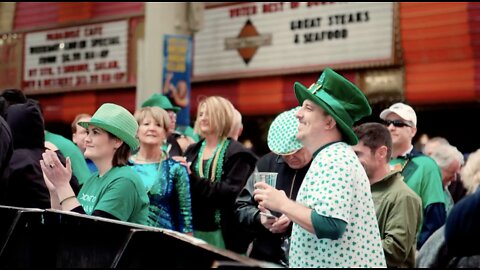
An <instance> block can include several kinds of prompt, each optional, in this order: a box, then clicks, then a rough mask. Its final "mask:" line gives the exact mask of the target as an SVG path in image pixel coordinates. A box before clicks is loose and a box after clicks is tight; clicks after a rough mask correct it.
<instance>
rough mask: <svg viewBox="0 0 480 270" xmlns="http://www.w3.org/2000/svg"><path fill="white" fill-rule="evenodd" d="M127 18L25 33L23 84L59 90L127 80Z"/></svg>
mask: <svg viewBox="0 0 480 270" xmlns="http://www.w3.org/2000/svg"><path fill="white" fill-rule="evenodd" d="M127 52H128V21H127V20H122V21H117V22H108V23H100V24H94V25H85V26H77V27H69V28H61V29H54V30H49V31H42V32H32V33H28V34H26V35H25V49H24V53H25V58H24V70H23V88H24V90H26V91H27V92H29V93H37V92H62V91H66V90H75V89H85V88H89V87H97V86H109V85H111V86H113V85H119V84H126V83H127V63H128V61H127V57H128V54H127Z"/></svg>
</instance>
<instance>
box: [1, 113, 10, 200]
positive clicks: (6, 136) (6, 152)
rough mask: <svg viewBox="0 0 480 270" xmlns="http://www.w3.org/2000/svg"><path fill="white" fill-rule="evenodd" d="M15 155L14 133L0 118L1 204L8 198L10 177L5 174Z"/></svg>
mask: <svg viewBox="0 0 480 270" xmlns="http://www.w3.org/2000/svg"><path fill="white" fill-rule="evenodd" d="M12 155H13V138H12V132H11V131H10V127H9V126H8V124H7V122H6V121H5V120H4V119H3V117H2V116H0V203H1V202H2V199H3V198H5V196H6V182H7V179H8V175H7V174H6V173H5V172H6V171H8V170H7V167H8V164H9V163H10V159H11V158H12Z"/></svg>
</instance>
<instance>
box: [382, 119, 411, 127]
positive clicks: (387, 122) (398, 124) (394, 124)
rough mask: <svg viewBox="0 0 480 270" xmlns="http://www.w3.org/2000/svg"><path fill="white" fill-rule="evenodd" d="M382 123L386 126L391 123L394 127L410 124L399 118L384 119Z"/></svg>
mask: <svg viewBox="0 0 480 270" xmlns="http://www.w3.org/2000/svg"><path fill="white" fill-rule="evenodd" d="M383 124H384V125H385V126H387V127H388V126H390V125H393V126H394V127H409V126H410V125H409V124H407V123H404V122H402V121H400V120H384V121H383Z"/></svg>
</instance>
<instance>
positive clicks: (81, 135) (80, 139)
mask: <svg viewBox="0 0 480 270" xmlns="http://www.w3.org/2000/svg"><path fill="white" fill-rule="evenodd" d="M91 119H92V118H91V117H82V118H80V119H78V122H88V121H90V120H91ZM76 125H77V131H76V132H75V133H73V134H72V140H73V142H74V143H75V144H76V145H77V146H78V148H80V151H82V153H83V152H85V138H86V137H87V129H85V128H84V127H82V126H80V125H78V124H76Z"/></svg>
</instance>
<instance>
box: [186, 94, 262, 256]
mask: <svg viewBox="0 0 480 270" xmlns="http://www.w3.org/2000/svg"><path fill="white" fill-rule="evenodd" d="M232 118H233V105H232V103H230V101H229V100H227V99H225V98H223V97H219V96H211V97H207V98H205V99H204V100H201V101H200V102H199V104H198V110H197V119H196V121H195V132H197V133H198V134H199V135H200V136H201V137H202V138H203V139H202V140H200V141H199V142H198V143H195V144H193V145H190V147H189V148H188V149H187V151H186V153H185V156H186V160H185V162H186V163H187V164H188V168H189V173H190V190H191V193H192V212H193V229H194V236H195V237H198V238H201V239H203V240H205V241H207V242H208V243H209V244H212V245H214V246H217V247H220V248H226V249H229V250H232V251H235V252H238V253H244V252H246V249H247V246H248V244H249V243H248V242H247V241H246V237H242V229H241V227H240V225H239V223H238V221H237V220H236V218H235V216H234V208H233V206H234V203H235V199H236V197H237V195H238V193H239V192H240V190H241V189H242V188H243V186H244V185H245V183H246V181H247V178H248V176H249V175H250V174H251V173H252V172H253V170H254V168H255V163H256V161H257V158H256V156H255V155H254V154H253V153H252V152H250V151H249V150H248V149H246V148H245V147H244V146H243V145H242V144H241V143H239V142H237V141H235V140H232V139H231V138H228V134H229V132H230V130H231V127H232ZM184 164H185V163H184Z"/></svg>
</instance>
